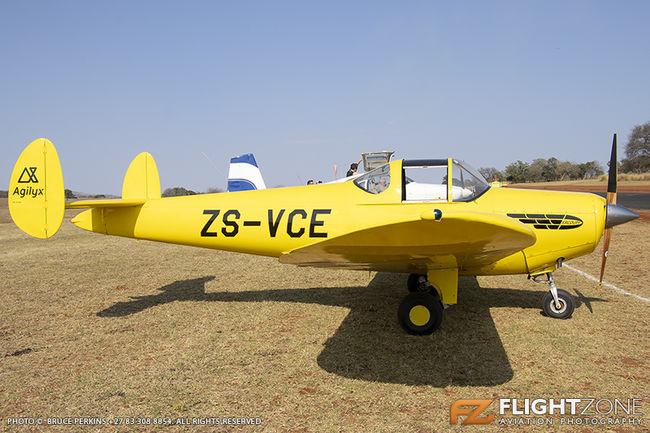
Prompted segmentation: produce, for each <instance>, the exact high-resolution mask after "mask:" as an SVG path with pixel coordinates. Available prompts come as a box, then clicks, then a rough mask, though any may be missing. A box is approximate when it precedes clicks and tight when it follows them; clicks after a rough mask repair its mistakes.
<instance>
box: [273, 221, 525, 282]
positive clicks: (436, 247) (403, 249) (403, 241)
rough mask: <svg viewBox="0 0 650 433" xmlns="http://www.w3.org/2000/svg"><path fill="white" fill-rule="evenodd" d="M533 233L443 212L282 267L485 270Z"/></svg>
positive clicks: (312, 252) (367, 233) (326, 247)
mask: <svg viewBox="0 0 650 433" xmlns="http://www.w3.org/2000/svg"><path fill="white" fill-rule="evenodd" d="M535 240H536V237H535V234H534V233H533V231H532V229H530V228H529V227H528V226H526V225H525V224H523V223H521V222H519V221H517V220H515V219H513V218H509V217H506V216H503V215H496V214H488V213H479V212H457V213H451V212H449V213H445V214H444V215H443V217H442V219H441V220H440V221H435V220H432V219H430V218H428V217H425V216H422V217H420V218H414V219H411V220H407V221H402V222H398V223H391V224H386V225H379V226H375V227H370V228H364V229H361V230H357V231H354V232H351V233H347V234H345V235H341V236H338V237H335V238H332V239H327V240H324V241H321V242H317V243H314V244H311V245H308V246H306V247H302V248H298V249H295V250H293V251H291V252H289V253H286V254H283V255H282V256H280V259H279V260H280V262H282V263H291V264H295V265H304V266H321V267H334V266H335V267H348V268H351V269H374V270H385V271H401V272H413V271H416V270H422V269H445V268H453V267H456V268H459V269H462V268H463V267H475V266H483V265H487V264H490V263H493V262H495V261H497V260H499V259H502V258H504V257H507V256H509V255H511V254H513V253H515V252H517V251H521V250H522V249H524V248H526V247H528V246H530V245H532V244H534V243H535Z"/></svg>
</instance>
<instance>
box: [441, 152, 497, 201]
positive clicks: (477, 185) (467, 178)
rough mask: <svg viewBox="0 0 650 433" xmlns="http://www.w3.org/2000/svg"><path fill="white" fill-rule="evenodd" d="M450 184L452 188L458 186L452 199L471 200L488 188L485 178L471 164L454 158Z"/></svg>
mask: <svg viewBox="0 0 650 433" xmlns="http://www.w3.org/2000/svg"><path fill="white" fill-rule="evenodd" d="M451 184H452V186H453V187H454V188H453V189H454V190H456V189H457V188H458V191H457V192H456V193H455V194H454V197H453V200H454V201H472V200H474V199H475V198H476V197H478V196H480V195H481V194H483V193H484V192H485V191H487V190H488V188H490V186H489V185H488V183H487V182H486V181H485V178H484V177H483V176H482V175H481V174H480V173H479V172H478V171H476V170H475V169H474V168H473V167H472V166H470V165H469V164H467V163H466V162H463V161H458V160H455V159H454V165H453V167H452V180H451ZM456 187H457V188H456Z"/></svg>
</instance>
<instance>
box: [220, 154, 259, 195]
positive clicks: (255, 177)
mask: <svg viewBox="0 0 650 433" xmlns="http://www.w3.org/2000/svg"><path fill="white" fill-rule="evenodd" d="M253 189H266V185H265V184H264V179H262V173H261V172H260V169H259V167H258V166H257V161H255V157H254V156H253V154H252V153H247V154H245V155H241V156H236V157H234V158H230V169H229V170H228V192H233V191H250V190H253Z"/></svg>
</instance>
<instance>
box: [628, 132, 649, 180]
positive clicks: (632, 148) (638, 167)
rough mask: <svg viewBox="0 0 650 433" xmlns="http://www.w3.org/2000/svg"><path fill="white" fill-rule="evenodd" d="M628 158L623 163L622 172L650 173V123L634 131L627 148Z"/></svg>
mask: <svg viewBox="0 0 650 433" xmlns="http://www.w3.org/2000/svg"><path fill="white" fill-rule="evenodd" d="M625 156H626V158H625V159H623V160H622V161H621V171H623V172H634V173H644V172H646V171H650V122H647V123H644V124H643V125H637V126H635V127H634V129H632V133H631V134H630V136H629V137H628V142H627V145H626V146H625Z"/></svg>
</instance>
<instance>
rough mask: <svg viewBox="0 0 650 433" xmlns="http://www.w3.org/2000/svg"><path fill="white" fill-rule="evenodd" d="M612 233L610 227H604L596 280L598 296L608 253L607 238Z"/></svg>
mask: <svg viewBox="0 0 650 433" xmlns="http://www.w3.org/2000/svg"><path fill="white" fill-rule="evenodd" d="M611 235H612V229H611V228H608V229H605V236H604V238H603V257H602V260H601V262H600V279H599V280H598V296H600V288H601V287H602V286H603V275H604V274H605V263H606V262H607V254H608V253H609V239H610V237H611Z"/></svg>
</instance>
